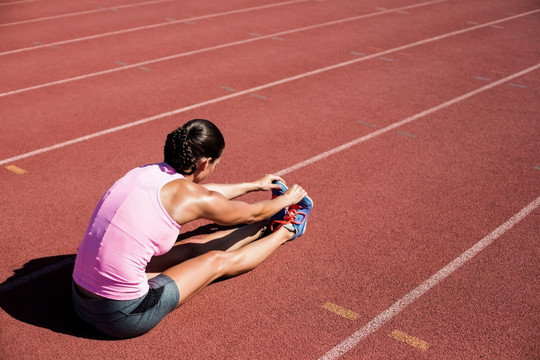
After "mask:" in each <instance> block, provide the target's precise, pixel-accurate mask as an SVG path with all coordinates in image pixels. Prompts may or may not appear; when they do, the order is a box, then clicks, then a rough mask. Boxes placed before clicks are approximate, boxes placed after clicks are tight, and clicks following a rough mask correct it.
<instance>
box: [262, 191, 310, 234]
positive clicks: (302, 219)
mask: <svg viewBox="0 0 540 360" xmlns="http://www.w3.org/2000/svg"><path fill="white" fill-rule="evenodd" d="M311 209H313V200H311V198H310V197H309V196H306V197H304V198H303V199H302V200H300V202H298V203H297V204H294V205H291V206H289V208H288V209H287V212H286V213H285V216H283V218H281V219H274V221H273V222H272V225H271V229H272V231H275V230H277V229H279V228H280V226H283V227H285V228H286V229H287V230H289V231H294V232H295V234H294V236H293V238H292V239H291V240H294V239H296V238H297V237H299V236H301V235H302V234H303V233H304V232H305V231H306V225H307V218H308V215H309V213H310V212H311ZM276 226H277V227H276ZM274 227H275V228H274Z"/></svg>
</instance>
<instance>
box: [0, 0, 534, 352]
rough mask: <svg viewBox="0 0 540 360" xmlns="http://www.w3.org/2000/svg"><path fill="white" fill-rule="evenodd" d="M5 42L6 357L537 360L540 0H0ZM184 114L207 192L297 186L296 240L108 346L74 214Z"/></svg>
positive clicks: (86, 211) (2, 332)
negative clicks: (302, 230) (302, 193)
mask: <svg viewBox="0 0 540 360" xmlns="http://www.w3.org/2000/svg"><path fill="white" fill-rule="evenodd" d="M0 33H1V37H0V62H1V64H2V66H0V72H1V73H0V79H2V81H1V82H0V108H1V109H2V111H1V119H2V127H3V130H4V131H3V132H2V134H1V135H0V165H2V168H1V169H0V182H1V186H2V188H3V189H4V191H3V193H2V197H1V202H0V209H1V211H2V220H1V223H0V229H1V231H2V234H3V238H4V239H3V241H2V245H1V250H2V253H3V254H4V257H3V259H2V261H0V274H1V279H0V281H1V283H0V306H1V308H2V311H0V357H1V358H2V359H35V358H39V359H52V358H56V359H73V358H87V359H98V358H100V359H102V358H111V359H118V358H130V359H139V358H140V359H143V358H148V357H153V358H181V359H323V358H324V359H336V358H342V359H479V358H484V359H537V358H538V357H539V356H540V334H539V325H538V324H539V320H540V315H539V314H540V308H539V303H538V300H537V299H538V296H539V294H540V285H539V284H540V282H539V281H538V280H539V275H540V271H539V268H538V263H539V255H540V252H539V245H540V244H539V241H538V239H539V236H538V234H539V228H540V227H539V224H540V210H539V209H538V207H539V206H540V191H539V189H540V186H539V185H540V150H539V149H540V146H539V145H540V142H539V140H538V139H539V134H540V122H539V121H538V119H540V105H539V95H540V90H539V89H540V76H539V74H540V48H539V46H538V44H539V34H540V6H539V4H538V2H537V1H533V0H512V1H510V0H491V1H488V0H478V1H467V0H439V1H419V0H361V1H358V0H356V1H355V0H320V1H316V0H293V1H271V0H253V1H247V0H230V1H209V0H203V1H180V0H178V1H173V0H150V1H143V0H114V1H113V0H111V1H108V2H97V1H94V0H81V1H66V0H58V1H51V0H35V1H24V0H22V1H21V0H19V1H17V0H3V1H2V2H1V3H0ZM196 117H200V118H209V119H211V120H213V121H215V122H216V123H217V124H218V126H219V127H220V128H222V130H223V132H224V134H225V137H226V140H227V148H226V153H225V157H224V159H223V161H222V163H221V164H220V167H219V169H218V172H216V173H215V176H214V178H213V179H212V181H215V182H219V181H223V182H237V181H243V180H251V179H255V178H257V177H259V176H261V175H263V174H264V173H268V172H274V173H278V174H280V175H282V176H283V177H285V179H286V180H287V182H288V183H291V184H292V183H295V182H298V183H300V184H302V185H303V186H304V187H305V188H306V189H308V191H309V193H310V195H311V196H312V198H313V199H314V200H315V206H316V207H315V210H314V212H313V214H312V216H311V217H310V220H309V226H308V230H307V232H306V234H305V235H304V236H303V237H301V238H300V239H298V240H297V241H294V242H291V243H288V244H286V245H285V246H283V247H282V248H280V249H279V250H278V251H277V252H276V253H275V254H274V255H273V256H271V257H270V259H268V260H267V261H266V262H265V263H264V264H263V265H262V266H260V267H259V268H257V269H256V270H254V271H252V272H250V273H248V274H244V275H242V276H239V277H236V278H233V279H229V280H226V281H221V282H218V283H215V284H213V285H211V286H210V287H209V288H207V289H205V290H204V291H203V292H202V293H201V294H199V295H198V296H197V297H195V298H194V299H192V300H191V301H189V302H188V303H187V304H185V305H184V306H183V307H181V308H180V309H179V310H177V311H175V312H174V313H172V314H171V315H169V316H168V317H167V318H166V319H165V320H164V321H163V322H162V323H161V324H160V325H159V326H158V327H157V328H156V329H154V330H153V331H152V332H150V333H149V334H147V335H145V336H142V337H139V338H136V339H130V340H124V341H111V340H108V339H105V338H102V337H101V336H100V335H98V334H96V333H94V332H93V331H92V330H90V329H88V328H86V327H85V326H83V325H82V324H81V323H80V322H79V321H78V320H77V319H76V318H74V315H73V313H72V309H71V306H70V300H69V285H70V273H71V270H72V264H73V259H74V254H75V252H76V249H77V246H78V244H79V241H80V239H81V237H82V233H83V232H84V230H85V228H86V225H87V221H88V218H89V216H90V215H91V212H92V210H93V207H94V205H95V204H96V202H97V201H98V200H99V198H100V197H101V195H102V193H103V192H104V191H105V190H106V189H107V188H108V187H109V186H110V184H111V183H112V182H113V181H114V180H115V179H116V178H118V177H119V176H121V175H122V174H123V173H125V172H126V171H127V170H129V169H130V168H132V167H135V166H138V165H141V164H145V163H149V162H155V161H160V160H161V148H162V143H163V139H164V135H165V134H166V133H167V132H169V131H171V130H172V129H174V128H175V127H176V126H178V125H180V124H182V123H183V122H185V121H186V120H189V119H191V118H196ZM266 196H268V195H267V194H251V195H249V196H246V200H248V201H254V200H257V199H262V198H265V197H266ZM199 227H202V229H205V224H204V223H202V222H201V223H197V224H191V225H189V226H186V227H185V229H186V232H187V233H188V234H189V233H190V232H191V231H196V230H197V229H198V228H199Z"/></svg>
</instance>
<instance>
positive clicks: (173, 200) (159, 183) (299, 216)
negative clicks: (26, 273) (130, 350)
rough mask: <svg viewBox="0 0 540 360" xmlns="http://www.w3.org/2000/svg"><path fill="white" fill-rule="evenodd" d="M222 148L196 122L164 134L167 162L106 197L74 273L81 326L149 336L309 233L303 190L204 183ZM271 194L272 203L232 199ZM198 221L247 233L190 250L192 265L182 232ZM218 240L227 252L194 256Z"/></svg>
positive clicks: (138, 172) (266, 183)
mask: <svg viewBox="0 0 540 360" xmlns="http://www.w3.org/2000/svg"><path fill="white" fill-rule="evenodd" d="M224 147H225V142H224V139H223V136H222V134H221V132H220V131H219V129H218V128H217V127H216V126H215V125H214V124H212V123H211V122H210V121H208V120H201V119H195V120H191V121H189V122H188V123H186V124H185V125H184V126H182V127H180V128H178V129H177V130H175V131H173V132H172V133H170V134H169V135H168V136H167V140H166V142H165V148H164V155H165V161H164V162H163V163H159V164H152V165H146V166H142V167H139V168H136V169H133V170H131V171H130V172H128V173H127V174H126V175H124V176H123V177H122V178H121V179H120V180H118V181H117V182H116V183H115V184H114V185H113V186H112V187H111V188H110V189H109V190H108V191H107V193H106V194H105V195H104V196H103V198H102V199H101V200H100V202H99V203H98V205H97V207H96V209H95V210H94V213H93V215H92V218H91V220H90V223H89V225H88V228H87V230H86V233H85V236H84V238H83V241H82V243H81V245H80V247H79V250H78V252H77V258H76V260H75V268H74V271H73V281H74V282H73V289H72V294H73V304H74V307H75V311H76V312H77V314H78V315H79V316H80V317H81V318H82V319H83V320H84V321H86V322H88V323H89V324H91V325H92V326H94V327H95V328H97V329H98V330H99V331H101V332H102V333H104V334H107V335H109V336H113V337H117V338H127V337H134V336H139V335H142V334H144V333H146V332H147V331H149V330H150V329H152V328H153V327H154V326H156V325H157V324H158V323H159V322H160V321H161V319H163V317H164V316H165V315H167V314H168V313H169V312H171V311H172V310H173V309H175V308H176V307H178V306H180V305H181V304H183V303H184V302H185V301H187V300H188V299H190V298H191V297H192V296H193V295H195V294H196V293H197V292H199V291H200V290H202V289H203V288H204V287H205V286H206V285H208V284H210V283H211V282H212V281H214V280H216V279H218V278H220V277H222V276H234V275H238V274H241V273H244V272H246V271H249V270H251V269H253V268H255V267H256V266H258V265H259V264H261V263H262V262H263V261H264V260H265V259H266V258H267V257H268V256H269V255H270V254H271V253H272V252H274V251H275V250H276V249H277V248H278V247H279V246H280V245H281V244H283V243H284V242H286V241H288V240H291V239H293V238H295V237H298V236H300V235H301V234H302V233H303V232H304V230H305V224H306V219H307V216H308V214H309V212H310V210H311V208H312V206H313V202H312V201H311V199H309V198H308V197H307V193H306V191H305V190H304V189H302V188H301V187H300V186H298V185H294V186H292V187H290V188H289V189H287V187H286V186H285V185H284V184H283V179H281V178H280V177H278V176H273V175H266V176H264V177H263V178H261V179H259V180H257V181H254V182H251V183H241V184H207V185H199V183H201V182H202V181H203V180H205V179H206V178H207V177H208V176H210V175H211V174H212V173H213V172H214V170H215V168H216V166H217V165H218V164H219V162H220V158H221V154H222V152H223V149H224ZM267 190H272V199H271V200H265V201H260V202H256V203H253V204H248V203H245V202H241V201H231V200H230V199H233V198H235V197H238V196H240V195H243V194H246V193H248V192H251V191H267ZM197 219H207V220H211V221H213V222H215V223H217V224H220V225H238V224H248V225H246V226H244V227H240V228H236V229H230V230H225V231H221V232H218V233H214V234H211V235H207V236H206V237H204V238H202V239H199V240H197V241H194V242H192V243H191V245H192V248H191V249H192V253H191V254H189V255H188V257H191V256H193V257H192V258H189V259H188V260H185V258H186V252H185V250H184V249H180V246H178V244H177V246H175V242H176V240H177V237H178V234H179V231H180V228H181V225H183V224H186V223H188V222H190V221H193V220H197ZM269 225H271V226H269ZM264 235H266V236H264ZM216 239H221V240H223V239H226V243H228V244H229V245H228V246H227V247H226V248H225V249H222V250H211V251H207V249H205V250H204V251H196V246H195V245H206V244H210V242H214V241H215V240H216ZM255 240H257V241H255ZM200 247H202V248H204V246H200ZM164 254H165V255H164ZM157 255H161V256H157ZM155 256H157V257H155ZM183 260H185V261H183ZM149 269H152V273H147V271H148V270H149Z"/></svg>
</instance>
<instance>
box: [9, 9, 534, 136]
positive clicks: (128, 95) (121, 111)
mask: <svg viewBox="0 0 540 360" xmlns="http://www.w3.org/2000/svg"><path fill="white" fill-rule="evenodd" d="M522 20H523V19H522ZM514 21H515V20H514ZM523 21H525V22H529V23H532V20H530V19H524V20H523ZM484 30H485V29H484ZM492 30H496V29H492ZM467 31H470V29H466V30H464V32H467ZM472 31H475V30H474V28H473V30H472ZM489 31H491V30H489ZM455 34H457V35H459V34H460V32H457V33H455ZM449 35H452V33H450V34H449ZM444 37H445V36H442V37H436V38H432V39H428V40H427V42H426V43H429V42H432V41H437V40H442V39H444ZM340 38H341V37H340V36H339V33H338V34H336V38H334V40H335V41H330V42H331V44H328V47H327V48H325V50H324V54H327V55H326V56H328V55H329V54H332V55H330V56H335V55H334V54H335V51H336V50H335V49H336V47H335V46H338V45H339V46H343V42H341V41H340ZM300 41H301V40H300ZM343 41H345V43H346V42H347V40H343ZM264 45H265V44H262V43H261V44H259V45H258V46H264ZM419 45H424V42H422V41H420V42H418V43H412V44H409V45H406V46H404V47H401V48H394V49H397V50H399V49H405V48H408V47H415V46H419ZM284 46H289V45H287V44H281V43H280V44H278V45H277V46H276V45H275V44H273V46H272V47H271V48H270V49H269V51H270V52H266V53H263V52H261V51H259V52H257V53H253V52H252V48H251V47H248V48H247V49H243V50H244V52H243V53H242V54H239V53H236V52H229V51H228V50H227V49H225V50H221V51H219V52H217V53H212V54H211V55H212V57H210V56H205V57H204V58H202V59H201V61H199V62H197V63H192V62H191V61H189V60H183V59H181V60H179V61H180V64H183V70H184V74H186V72H187V76H184V77H178V75H179V74H170V73H166V72H163V71H162V70H161V69H162V67H157V66H156V68H155V70H156V71H155V72H154V73H151V72H148V74H142V75H138V76H136V77H134V78H127V79H126V78H125V76H126V75H128V74H127V73H126V74H121V75H122V76H124V77H123V80H121V81H122V86H120V87H119V86H115V87H113V88H110V89H108V92H107V93H106V94H105V93H103V92H101V91H100V92H97V88H101V87H102V86H101V84H100V82H97V79H89V80H88V81H87V82H86V84H85V85H86V86H90V88H91V87H92V86H93V87H94V88H95V89H96V90H94V92H93V94H92V96H90V97H89V96H88V95H83V93H82V92H84V91H87V90H88V89H89V88H88V87H78V88H75V89H74V90H73V93H71V94H66V93H64V92H63V91H61V89H60V88H55V89H51V90H50V91H48V92H47V94H44V93H43V92H41V94H40V91H35V92H33V93H32V94H31V95H33V96H31V97H30V96H25V97H23V99H21V100H22V102H21V103H19V104H17V108H16V109H14V110H15V111H16V112H15V113H8V114H7V116H8V118H17V119H18V121H19V124H24V123H25V122H27V121H31V122H32V126H33V127H34V129H35V131H38V128H39V127H40V126H46V127H47V128H50V127H51V126H54V127H55V128H52V129H57V132H51V131H49V133H50V135H51V136H52V139H54V138H55V134H56V133H58V134H59V133H60V131H59V129H62V131H66V132H68V131H69V132H71V131H74V130H75V131H76V133H81V132H86V133H90V132H91V131H92V129H95V128H96V127H102V128H103V127H105V126H104V125H103V123H104V122H106V123H108V124H110V122H111V120H112V121H116V120H114V119H121V118H122V117H125V116H126V113H125V104H127V103H129V101H130V99H133V98H134V96H139V97H142V98H144V99H145V101H144V102H137V103H136V104H134V105H133V106H130V112H132V113H139V114H145V113H146V114H148V115H150V114H151V113H152V112H154V113H156V112H158V110H157V108H161V109H163V108H174V107H178V105H179V104H178V100H179V99H180V100H181V101H182V102H184V103H185V104H186V105H187V104H190V103H192V104H193V103H195V104H196V103H198V102H200V101H206V99H208V96H209V95H210V96H212V94H215V95H214V96H215V97H216V98H218V99H219V96H220V95H221V94H224V93H226V91H225V90H223V88H222V87H223V86H234V87H236V88H238V87H240V88H249V86H250V85H251V84H252V83H253V82H254V81H255V78H258V82H259V83H264V82H268V81H272V80H273V79H275V78H276V77H279V75H280V73H281V74H282V75H281V76H287V75H289V74H290V71H291V69H293V71H294V69H296V68H297V67H300V66H306V65H309V66H313V67H314V66H316V64H317V63H318V64H320V63H321V61H324V62H327V61H329V60H328V59H327V58H326V57H324V56H318V57H313V58H312V59H310V61H311V63H307V64H306V61H305V57H304V56H303V51H305V50H306V49H305V48H302V49H296V52H291V53H288V54H287V56H288V57H289V59H291V60H292V61H294V62H295V63H291V62H290V61H289V62H288V64H287V66H285V64H283V63H275V62H273V61H272V59H273V58H275V56H274V55H273V53H275V54H276V55H277V53H276V51H281V50H282V48H283V47H284ZM331 46H334V47H331ZM349 48H350V47H349ZM312 49H314V48H312ZM394 49H390V50H389V53H390V52H393V51H394ZM287 50H290V51H293V50H295V49H294V43H293V46H292V47H289V48H287ZM314 50H315V49H314ZM341 51H342V52H343V50H341ZM227 53H229V55H228V56H226V58H227V59H228V61H229V62H228V63H225V62H223V55H225V54H227ZM343 53H345V52H343ZM319 54H320V53H319ZM375 54H377V53H375ZM342 56H347V58H349V59H350V58H351V57H353V56H352V55H351V54H350V53H349V52H347V53H345V54H344V55H342ZM218 59H220V60H219V61H221V63H220V65H221V66H220V68H219V69H214V70H213V71H214V72H208V73H202V74H201V73H200V72H197V71H196V70H195V68H193V70H191V69H190V67H197V66H202V67H204V68H211V67H212V63H214V64H215V63H217V62H216V61H218ZM365 59H369V57H365ZM239 61H245V62H246V63H249V64H252V65H253V66H255V65H256V62H257V61H260V64H257V65H258V67H257V68H254V69H253V70H251V73H250V74H247V73H246V72H245V71H244V72H242V74H240V72H239V71H238V70H235V69H238V66H241V65H240V62H239ZM354 61H364V59H360V60H351V63H353V62H354ZM313 62H315V64H313ZM344 64H345V65H347V64H348V63H344ZM323 65H324V63H323ZM162 66H164V68H163V69H165V71H166V70H167V69H170V70H173V69H176V68H177V67H178V66H179V65H178V64H175V63H167V64H166V65H165V64H162ZM225 66H227V67H225ZM319 66H320V65H319ZM235 67H236V68H235ZM134 71H135V70H134ZM216 71H218V72H219V76H220V77H221V78H220V79H218V78H215V77H213V75H212V74H215V72H216ZM136 72H139V73H144V71H141V70H140V69H137V70H136ZM155 74H157V76H155ZM193 74H199V75H200V76H193ZM119 75H120V74H118V76H119ZM171 75H173V76H176V78H175V77H171ZM240 75H241V76H240ZM111 76H113V77H116V76H117V74H114V75H111ZM189 76H191V78H189ZM201 76H204V79H205V80H204V81H203V80H202V79H201ZM269 76H271V77H270V78H269ZM160 77H161V78H160ZM233 78H234V80H231V79H233ZM141 81H143V83H141ZM201 81H202V84H204V87H201V86H200V84H201ZM240 81H242V82H244V83H241V82H240ZM129 82H131V84H129ZM211 82H213V83H214V85H213V86H211V85H210V83H211ZM224 84H225V85H224ZM179 86H180V87H179ZM251 86H252V85H251ZM262 87H263V88H264V86H262ZM185 88H189V89H194V90H196V91H190V92H189V93H186V92H185V91H183V89H185ZM135 93H137V95H135ZM177 94H181V97H179V96H178V95H177ZM52 95H56V96H57V97H58V99H59V101H60V103H59V104H58V105H57V107H55V108H52V109H51V105H52V104H50V102H49V101H48V97H49V96H52ZM45 96H47V97H45ZM61 96H63V98H61ZM233 96H235V95H233ZM7 100H11V99H7ZM7 100H6V99H0V102H2V101H7ZM25 101H31V104H30V103H29V104H28V106H25V105H24V102H25ZM40 103H41V104H40ZM85 103H86V104H90V103H91V104H92V106H94V107H95V112H94V113H92V114H87V115H84V117H85V118H86V121H83V122H81V123H79V126H78V128H77V129H74V128H73V126H72V122H71V121H70V120H71V119H73V118H79V119H80V118H81V114H82V113H83V112H84V110H83V109H84V108H85V106H87V105H86V104H85ZM167 103H169V105H167ZM149 104H152V105H151V106H153V107H154V108H156V110H153V111H152V110H151V109H150V108H149V106H148V105H149ZM8 105H9V102H8ZM74 105H75V106H74ZM32 106H35V107H38V108H41V110H40V111H41V112H43V115H42V116H40V118H39V119H37V120H38V121H39V122H37V121H36V117H35V114H34V112H33V110H32V109H33V108H32ZM8 108H9V106H8ZM55 112H61V113H63V114H64V116H65V118H61V119H58V118H57V117H55V118H54V119H50V120H49V117H50V115H48V114H47V113H50V114H54V113H55ZM88 115H90V116H91V117H88ZM83 119H84V118H83ZM83 119H81V120H83ZM62 122H63V124H62ZM9 125H10V124H8V126H9ZM109 126H110V125H109ZM9 130H10V132H9V133H10V134H12V135H15V134H17V132H20V127H16V128H13V129H11V128H10V129H9ZM13 138H14V139H17V140H18V141H20V140H23V139H24V135H23V134H21V135H20V136H13ZM42 140H45V141H51V139H48V140H47V139H45V138H44V139H42ZM15 145H16V144H15Z"/></svg>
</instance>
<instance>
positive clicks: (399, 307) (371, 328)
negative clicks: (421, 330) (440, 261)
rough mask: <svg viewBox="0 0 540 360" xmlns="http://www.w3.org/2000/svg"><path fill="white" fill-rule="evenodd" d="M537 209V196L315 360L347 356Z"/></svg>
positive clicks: (539, 203) (331, 359) (538, 200)
mask: <svg viewBox="0 0 540 360" xmlns="http://www.w3.org/2000/svg"><path fill="white" fill-rule="evenodd" d="M538 206H540V197H538V198H536V200H534V201H533V202H531V203H530V204H529V205H527V206H526V207H524V208H523V209H521V211H519V212H518V213H517V214H515V215H514V216H512V217H511V218H510V219H508V221H506V222H505V223H504V224H502V225H501V226H499V227H498V228H496V229H495V230H493V231H492V232H491V234H489V235H487V236H486V237H484V238H483V239H482V240H480V241H478V242H477V243H476V244H474V245H473V246H472V247H471V248H470V249H468V250H467V251H465V252H464V253H462V254H461V255H460V256H458V257H457V258H455V259H454V260H453V261H452V262H451V263H449V264H448V265H446V266H445V267H443V268H442V269H441V270H439V271H438V272H437V273H435V274H434V275H433V276H431V277H430V278H429V279H427V280H426V281H424V282H423V283H422V284H420V285H419V286H418V287H416V288H415V289H414V290H412V291H411V292H409V293H408V294H407V295H405V296H404V297H402V298H401V299H399V300H398V301H397V302H395V303H394V304H393V305H392V306H390V307H389V308H388V309H386V310H385V311H383V312H382V313H380V314H379V315H378V316H376V317H375V318H374V319H373V320H371V321H370V322H369V323H367V324H366V325H365V326H364V327H362V328H361V329H359V330H358V331H356V332H355V333H353V334H352V335H351V336H349V337H348V338H347V339H345V340H344V341H343V342H341V343H340V344H339V345H337V346H336V347H334V348H333V349H332V350H330V351H329V352H327V353H326V354H325V355H324V356H322V357H320V358H319V360H333V359H337V358H339V357H340V356H342V355H344V354H345V353H347V352H348V351H349V350H351V349H352V348H354V347H355V346H356V345H357V344H358V343H359V342H360V341H362V340H363V339H364V338H365V337H367V336H368V335H370V334H372V333H373V332H375V331H377V330H378V329H379V328H380V327H381V326H383V325H384V324H386V323H387V322H388V321H390V320H391V319H392V318H393V317H395V316H396V315H398V314H399V313H400V312H402V311H403V310H404V309H405V308H406V307H407V306H409V305H410V304H412V303H413V302H415V301H416V300H418V298H419V297H420V296H422V295H424V294H425V293H426V292H428V291H429V290H430V289H431V288H432V287H434V286H435V285H437V284H439V283H440V282H441V281H443V280H444V279H445V278H447V277H448V276H450V275H451V274H452V273H453V272H455V271H456V270H457V269H459V268H460V267H461V266H463V265H464V264H465V263H467V262H468V261H469V260H471V259H472V258H473V257H474V256H476V255H477V254H478V253H480V252H481V251H482V250H484V249H485V248H486V247H487V246H488V245H490V244H492V243H493V242H494V241H495V240H497V239H498V238H499V237H501V236H502V235H503V234H504V233H506V232H507V231H508V230H510V229H511V228H512V227H514V225H516V224H517V223H519V222H520V221H521V220H523V219H524V218H525V217H526V216H527V215H529V214H530V213H531V212H533V211H534V210H536V209H537V208H538Z"/></svg>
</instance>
